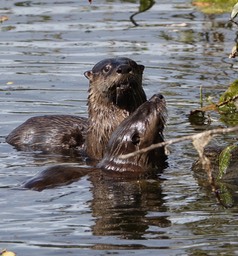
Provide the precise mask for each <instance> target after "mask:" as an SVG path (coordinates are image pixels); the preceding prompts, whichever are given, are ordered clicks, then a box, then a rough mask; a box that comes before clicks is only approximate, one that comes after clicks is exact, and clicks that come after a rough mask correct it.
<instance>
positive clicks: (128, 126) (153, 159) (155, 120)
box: [24, 94, 167, 191]
mask: <svg viewBox="0 0 238 256" xmlns="http://www.w3.org/2000/svg"><path fill="white" fill-rule="evenodd" d="M166 117H167V111H166V103H165V99H164V97H163V96H162V95H161V94H157V95H154V96H153V97H152V98H151V99H150V100H148V101H147V102H145V103H143V104H142V105H141V106H140V107H139V108H138V109H137V110H135V112H134V113H132V114H131V115H130V116H129V117H127V118H126V119H125V120H124V121H123V122H122V123H121V124H120V125H119V126H118V128H117V129H116V130H115V131H114V132H113V133H112V136H111V138H110V140H109V142H108V145H107V147H106V151H105V155H104V157H103V159H102V160H101V161H100V162H99V163H98V164H97V166H96V167H94V168H90V169H89V168H85V167H77V166H70V165H68V166H64V165H58V166H53V167H49V168H48V169H46V170H44V171H42V172H41V173H40V174H38V175H37V176H36V177H33V178H32V179H30V180H29V181H27V182H26V183H25V185H24V186H25V187H26V188H30V189H35V190H39V191H40V190H43V189H45V188H50V187H55V186H59V185H63V184H69V183H71V182H73V181H75V180H78V179H80V178H81V177H82V176H84V175H86V174H89V175H90V174H91V173H92V174H93V175H92V176H93V177H92V179H93V180H95V179H96V180H97V179H101V177H102V176H104V177H105V178H109V179H111V178H112V179H113V180H115V179H117V178H119V179H121V178H128V177H129V178H137V177H143V175H146V176H147V175H148V174H150V175H151V174H152V173H153V171H154V170H156V171H158V170H163V168H164V167H165V166H166V161H165V160H166V155H165V152H164V148H158V149H154V150H151V151H149V152H146V153H143V154H138V155H136V156H134V157H130V158H128V159H121V158H120V155H123V154H127V153H131V152H134V151H136V150H139V149H141V148H145V147H147V146H149V145H151V144H153V143H158V142H162V141H163V130H164V126H165V122H166ZM151 171H152V172H151ZM95 183H97V182H95Z"/></svg>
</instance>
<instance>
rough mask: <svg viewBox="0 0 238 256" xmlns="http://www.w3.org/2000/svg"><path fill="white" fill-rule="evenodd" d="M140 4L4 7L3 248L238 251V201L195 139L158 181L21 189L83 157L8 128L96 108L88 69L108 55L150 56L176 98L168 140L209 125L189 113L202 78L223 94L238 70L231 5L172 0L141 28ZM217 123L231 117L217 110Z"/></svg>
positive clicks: (86, 181) (154, 88) (155, 87)
mask: <svg viewBox="0 0 238 256" xmlns="http://www.w3.org/2000/svg"><path fill="white" fill-rule="evenodd" d="M130 2H131V3H130ZM130 2H129V1H128V2H126V1H121V2H120V1H97V0H95V1H94V2H93V4H92V5H89V4H88V2H87V1H86V0H84V1H76V0H72V1H55V0H47V1H46V0H45V1H35V0H32V1H25V2H18V1H15V0H11V1H9V0H2V1H1V6H0V15H7V16H8V17H9V20H8V21H6V22H4V23H2V24H1V25H0V73H1V76H0V104H1V108H0V120H1V122H0V127H1V129H0V132H1V133H0V139H1V141H0V142H1V143H0V176H1V179H0V195H1V197H0V208H1V211H0V227H1V232H0V234H1V235H0V237H1V241H0V243H1V244H0V247H1V248H7V249H8V250H12V251H14V252H16V253H17V255H24V256H28V255H29V256H33V255H37V256H38V255H109V254H115V255H147V254H150V255H237V254H238V239H237V235H238V218H237V215H238V204H237V203H236V202H235V201H234V206H233V207H232V208H228V209H226V208H224V207H223V206H221V205H220V204H219V203H218V202H217V200H216V198H215V196H214V195H213V193H212V192H211V188H209V187H206V188H205V187H204V186H202V185H201V184H200V183H199V182H198V180H196V179H195V178H194V174H193V172H192V170H191V166H192V163H193V161H194V160H195V159H196V157H197V154H196V152H195V150H194V149H193V146H192V145H191V144H189V143H180V144H176V145H173V146H171V155H170V156H169V161H168V162H169V167H168V168H167V169H166V170H165V171H164V173H163V174H162V175H161V176H160V179H158V180H141V181H134V182H130V184H129V183H128V182H126V181H125V182H118V183H115V184H114V183H110V184H108V183H107V182H106V183H105V184H104V183H103V182H102V183H101V184H98V183H97V182H95V181H94V180H92V179H91V178H89V177H88V176H84V177H82V179H80V180H79V181H77V182H74V183H72V184H70V185H67V186H63V187H58V188H54V189H47V190H44V191H42V192H36V191H31V190H24V189H21V184H22V183H23V182H24V181H25V180H26V179H28V178H30V177H32V176H33V175H35V174H36V173H37V172H39V171H42V170H44V169H45V168H46V167H48V166H51V165H52V166H53V165H54V164H56V163H57V164H59V163H77V159H76V158H70V157H69V156H60V155H44V154H40V153H31V152H17V151H16V150H15V149H14V148H12V147H11V146H9V145H7V144H6V143H5V139H4V138H5V136H6V135H7V134H8V133H9V132H10V131H11V130H12V129H13V128H14V127H16V126H17V125H19V124H20V123H22V122H23V121H24V120H26V119H27V118H29V117H31V116H35V115H41V114H56V113H57V114H76V115H81V116H87V106H86V99H87V88H88V81H87V80H86V78H85V77H84V76H83V73H84V71H86V70H89V69H91V68H92V66H93V65H94V64H95V63H96V62H97V61H99V60H101V59H103V58H107V57H113V56H120V55H123V56H127V57H130V58H132V59H134V60H136V61H137V62H139V63H141V64H144V65H145V66H146V69H145V75H144V88H145V91H146V93H147V95H148V97H150V96H151V95H153V94H154V93H157V92H161V93H163V94H164V95H165V97H166V100H167V104H168V111H169V121H168V126H167V128H166V138H167V139H169V138H174V137H179V136H182V135H187V134H192V133H195V132H197V131H198V130H199V129H202V128H198V127H195V126H192V125H191V124H190V123H189V121H188V114H189V111H190V110H191V109H194V108H197V107H199V94H200V92H199V90H200V87H201V86H203V88H204V92H205V93H206V94H207V95H212V96H217V95H219V93H221V92H222V91H224V90H225V89H226V88H227V86H228V85H229V84H230V83H231V82H232V81H234V80H235V79H236V78H237V62H236V60H229V59H228V55H229V53H230V50H231V48H232V46H233V39H234V35H235V31H236V29H235V28H233V29H230V28H228V27H226V22H227V20H228V19H229V14H227V15H220V16H206V15H204V14H201V13H199V12H198V11H196V10H195V9H194V7H193V6H192V5H191V3H190V1H187V0H183V1H182V0H172V1H167V0H166V1H165V0H160V1H157V2H156V3H155V4H154V6H153V7H152V8H151V9H150V10H148V11H147V12H144V13H142V14H139V15H136V16H135V17H134V19H135V20H136V22H137V23H138V24H139V26H137V27H135V26H134V25H133V24H132V23H131V22H130V20H129V17H130V16H131V15H132V14H133V13H134V12H137V11H138V8H139V3H138V2H136V1H135V3H134V1H130ZM211 126H212V127H218V126H224V124H222V123H221V122H220V121H219V117H218V116H216V115H215V116H214V115H213V116H212V124H211ZM234 194H236V191H234Z"/></svg>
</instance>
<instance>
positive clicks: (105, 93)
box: [84, 57, 146, 113]
mask: <svg viewBox="0 0 238 256" xmlns="http://www.w3.org/2000/svg"><path fill="white" fill-rule="evenodd" d="M143 71H144V66H143V65H139V64H137V63H136V62H135V61H133V60H131V59H129V58H125V57H117V58H109V59H105V60H102V61H100V62H98V63H97V64H96V65H95V66H94V67H93V69H92V70H90V71H86V72H85V73H84V75H85V76H86V78H88V79H89V81H90V86H89V98H88V99H89V102H88V104H89V108H90V107H91V104H92V105H94V104H97V103H100V104H107V105H108V104H113V105H115V106H118V107H119V108H120V109H124V110H126V111H128V112H129V113H131V112H133V111H134V110H135V109H137V107H138V106H139V105H141V104H142V103H143V102H145V100H146V96H145V93H144V90H143V89H142V74H143Z"/></svg>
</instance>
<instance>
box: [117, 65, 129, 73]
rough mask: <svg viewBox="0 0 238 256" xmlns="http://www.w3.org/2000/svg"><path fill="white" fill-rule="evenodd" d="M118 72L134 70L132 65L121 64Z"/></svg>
mask: <svg viewBox="0 0 238 256" xmlns="http://www.w3.org/2000/svg"><path fill="white" fill-rule="evenodd" d="M116 72H117V73H118V74H129V73H130V72H132V67H131V66H130V65H120V66H119V67H118V68H117V70H116Z"/></svg>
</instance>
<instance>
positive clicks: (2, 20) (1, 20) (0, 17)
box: [0, 15, 8, 23]
mask: <svg viewBox="0 0 238 256" xmlns="http://www.w3.org/2000/svg"><path fill="white" fill-rule="evenodd" d="M6 20H8V17H7V16H5V15H3V16H0V22H1V23H3V22H4V21H6Z"/></svg>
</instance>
